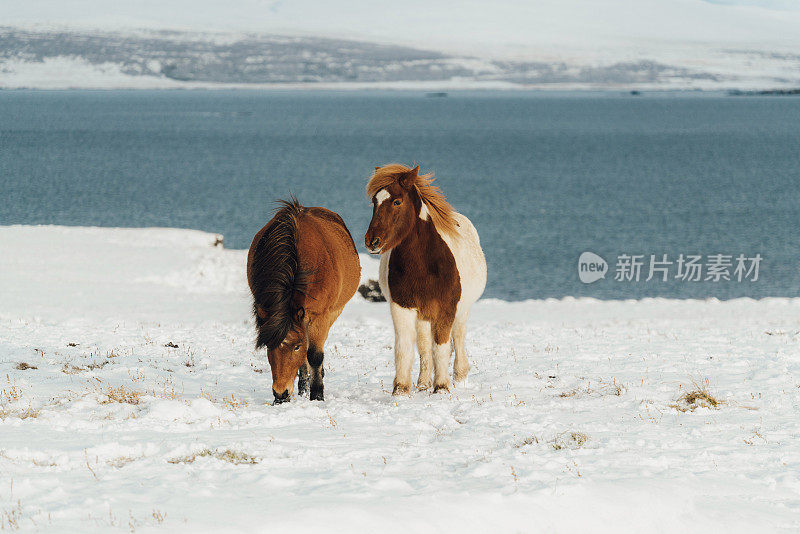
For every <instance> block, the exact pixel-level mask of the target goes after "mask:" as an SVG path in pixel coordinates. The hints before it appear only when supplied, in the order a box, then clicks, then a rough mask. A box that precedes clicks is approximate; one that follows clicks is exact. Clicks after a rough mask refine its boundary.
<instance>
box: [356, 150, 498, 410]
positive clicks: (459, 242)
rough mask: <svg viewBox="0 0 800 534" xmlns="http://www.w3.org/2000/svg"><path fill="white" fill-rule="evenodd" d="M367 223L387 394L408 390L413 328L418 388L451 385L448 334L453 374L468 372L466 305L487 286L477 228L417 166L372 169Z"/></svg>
mask: <svg viewBox="0 0 800 534" xmlns="http://www.w3.org/2000/svg"><path fill="white" fill-rule="evenodd" d="M367 197H368V198H371V199H372V221H370V224H369V229H368V230H367V233H366V234H365V235H364V244H365V245H366V247H367V249H368V250H369V251H370V253H372V254H380V257H381V260H380V271H379V280H378V283H379V285H380V287H381V291H382V292H383V294H384V296H385V297H386V299H387V300H388V301H389V302H390V309H391V314H392V322H393V323H394V336H395V338H394V340H395V341H394V361H395V378H394V387H393V391H392V394H393V395H407V394H409V393H410V391H411V365H412V360H413V356H414V340H415V334H416V344H417V350H418V351H419V378H418V380H417V388H418V389H419V390H426V389H428V388H429V387H430V386H431V361H432V362H433V370H434V373H433V374H434V377H433V391H434V393H436V392H437V391H441V390H444V391H449V390H450V379H449V375H448V367H449V364H450V351H451V345H450V342H451V339H452V342H453V346H454V347H455V359H454V362H453V377H454V379H455V381H456V382H457V383H458V382H463V381H465V380H466V378H467V374H468V373H469V362H468V361H467V352H466V349H465V347H464V338H465V336H466V323H467V318H468V317H469V311H470V307H471V306H472V305H473V304H474V303H475V302H476V301H477V300H478V299H479V298H480V296H481V295H482V294H483V290H484V288H485V286H486V259H485V257H484V255H483V250H482V249H481V244H480V238H479V237H478V232H477V231H476V230H475V227H474V226H473V225H472V223H471V222H470V220H469V219H467V218H466V217H465V216H464V215H461V214H460V213H458V212H456V211H455V210H454V209H453V207H452V206H451V205H450V204H449V203H448V202H447V200H446V199H445V197H444V195H443V194H442V192H441V190H440V189H439V187H438V186H435V185H434V178H433V174H432V173H431V174H423V175H420V174H419V166H417V167H415V168H413V169H411V168H409V167H407V166H405V165H400V164H396V163H394V164H390V165H385V166H383V167H375V172H374V174H373V175H372V176H371V177H370V179H369V183H368V184H367Z"/></svg>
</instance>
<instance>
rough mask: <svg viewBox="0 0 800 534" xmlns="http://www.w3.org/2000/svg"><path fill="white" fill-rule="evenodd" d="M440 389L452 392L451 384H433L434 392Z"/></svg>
mask: <svg viewBox="0 0 800 534" xmlns="http://www.w3.org/2000/svg"><path fill="white" fill-rule="evenodd" d="M440 391H441V392H442V393H450V384H437V385H435V386H433V392H434V393H439V392H440Z"/></svg>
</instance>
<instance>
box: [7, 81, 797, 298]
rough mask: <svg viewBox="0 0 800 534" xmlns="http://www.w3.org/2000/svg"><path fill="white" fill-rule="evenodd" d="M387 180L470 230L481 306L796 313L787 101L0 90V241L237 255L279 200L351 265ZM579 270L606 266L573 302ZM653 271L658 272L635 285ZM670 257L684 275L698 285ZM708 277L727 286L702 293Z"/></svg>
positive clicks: (791, 110)
mask: <svg viewBox="0 0 800 534" xmlns="http://www.w3.org/2000/svg"><path fill="white" fill-rule="evenodd" d="M389 162H403V163H407V164H409V165H416V164H419V165H420V167H421V170H422V171H425V172H428V171H433V172H435V173H436V176H437V181H438V184H439V185H440V186H441V187H442V189H443V190H444V192H445V194H446V195H447V197H448V199H449V200H450V202H451V203H452V204H453V205H454V206H455V208H456V209H457V210H458V211H460V212H462V213H464V214H465V215H467V216H468V217H470V219H472V221H473V222H474V224H475V226H476V227H477V229H478V232H479V233H480V236H481V242H482V245H483V248H484V251H485V253H486V257H487V261H488V264H489V280H488V285H487V288H486V293H485V295H486V296H489V297H497V298H502V299H507V300H520V299H529V298H547V297H564V296H590V297H596V298H601V299H626V298H643V297H674V298H707V297H717V298H721V299H727V298H734V297H743V296H746V297H753V298H761V297H768V296H781V297H786V296H800V98H792V97H745V96H737V97H731V96H726V95H722V94H715V95H708V94H701V93H675V94H648V93H645V94H643V95H641V96H632V95H629V94H624V93H575V94H568V93H506V92H486V93H478V92H455V93H450V94H449V95H447V96H446V97H444V98H443V97H437V98H432V97H430V95H426V94H425V93H422V92H379V91H376V92H347V93H336V92H268V91H55V92H48V91H0V224H3V225H9V224H63V225H96V226H126V227H141V226H167V227H181V228H196V229H201V230H207V231H211V232H219V233H222V234H224V236H225V245H226V246H227V247H229V248H246V247H247V246H248V245H249V243H250V240H251V238H252V236H253V234H254V233H255V232H256V231H257V230H258V229H259V228H260V227H261V226H262V225H263V224H264V223H265V222H266V221H267V220H268V219H269V218H270V216H271V212H272V210H273V208H274V200H275V199H278V198H287V197H288V196H289V194H290V193H294V194H295V195H296V196H297V197H298V198H299V199H300V201H301V202H302V203H304V204H306V205H319V206H325V207H327V208H330V209H332V210H334V211H337V212H339V213H340V214H341V215H342V216H343V217H344V219H345V221H346V222H347V224H348V226H349V228H350V230H351V233H352V234H353V237H354V238H355V241H356V244H357V246H358V247H359V249H360V250H361V251H364V247H363V235H364V232H365V231H366V228H367V225H368V223H369V219H370V216H371V205H370V202H369V201H368V200H367V199H366V198H365V193H364V187H365V184H366V180H367V178H368V177H369V175H370V174H371V171H372V169H373V168H374V167H375V166H376V165H381V164H384V163H389ZM1 247H2V243H0V248H1ZM587 251H589V252H593V253H595V254H597V255H598V256H600V257H601V258H603V260H605V261H606V262H607V267H606V272H605V273H604V274H605V277H603V278H600V279H598V280H597V281H595V282H594V283H590V284H585V283H583V282H581V280H580V279H579V276H578V258H579V257H580V255H581V254H582V253H583V252H587ZM651 255H653V256H655V257H656V259H657V260H658V261H659V262H661V261H662V260H664V259H666V263H659V264H658V266H659V267H661V269H662V270H656V271H654V276H653V277H652V278H651V279H650V280H649V281H648V280H646V279H647V278H648V277H649V268H650V263H651V262H650V260H651ZM664 255H666V258H664ZM680 255H684V259H688V257H689V256H700V258H699V259H696V260H695V264H700V265H701V267H702V269H703V270H702V271H701V275H700V277H701V278H700V280H699V281H692V280H687V279H683V278H681V277H680V276H679V275H680V273H679V272H678V269H679V265H678V259H679V257H680ZM717 255H722V257H721V258H717V257H716V256H717ZM740 255H741V256H742V257H743V261H744V262H745V267H746V268H747V270H750V272H749V275H748V273H747V272H746V271H745V272H744V273H742V272H741V271H740V272H739V273H738V274H739V275H742V274H744V275H745V276H743V279H742V280H741V281H739V280H738V279H737V273H736V267H737V257H739V256H740ZM626 257H631V258H634V261H633V264H639V265H640V269H641V272H640V275H639V280H638V281H637V280H636V277H635V276H633V275H634V273H633V270H632V269H627V268H626V267H625V263H626V262H629V260H626V259H625V258H626ZM728 257H730V258H728ZM756 257H759V258H760V262H758V267H759V271H758V279H757V280H753V278H755V272H754V271H753V270H752V269H751V268H752V267H753V261H750V260H752V259H753V258H756ZM42 261H47V258H42ZM726 262H728V263H729V267H728V266H727V264H726ZM712 263H715V264H717V268H716V272H719V271H722V274H723V275H724V274H725V273H726V272H727V274H728V278H730V280H726V279H725V276H720V277H717V276H716V275H713V276H712V277H711V279H710V280H706V277H707V274H708V273H710V272H712V271H711V268H710V267H709V265H710V264H712ZM109 268H113V266H109ZM0 274H1V273H0ZM684 274H685V273H684ZM664 276H667V281H664V280H663V277H664ZM715 277H716V278H718V280H714V278H715ZM618 278H622V279H618Z"/></svg>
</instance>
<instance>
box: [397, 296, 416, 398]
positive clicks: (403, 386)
mask: <svg viewBox="0 0 800 534" xmlns="http://www.w3.org/2000/svg"><path fill="white" fill-rule="evenodd" d="M391 310H392V322H393V323H394V367H395V375H394V388H393V389H392V395H408V394H409V393H410V392H411V364H412V362H413V360H414V332H415V330H416V327H415V323H416V319H417V310H414V309H408V308H403V307H401V306H398V305H397V304H395V303H394V302H393V303H392V306H391Z"/></svg>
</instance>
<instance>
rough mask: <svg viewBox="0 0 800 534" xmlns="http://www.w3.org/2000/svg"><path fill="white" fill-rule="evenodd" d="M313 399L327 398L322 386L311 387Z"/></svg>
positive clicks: (321, 399)
mask: <svg viewBox="0 0 800 534" xmlns="http://www.w3.org/2000/svg"><path fill="white" fill-rule="evenodd" d="M311 400H312V401H313V400H318V401H323V400H325V393H324V390H323V389H322V388H311Z"/></svg>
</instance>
